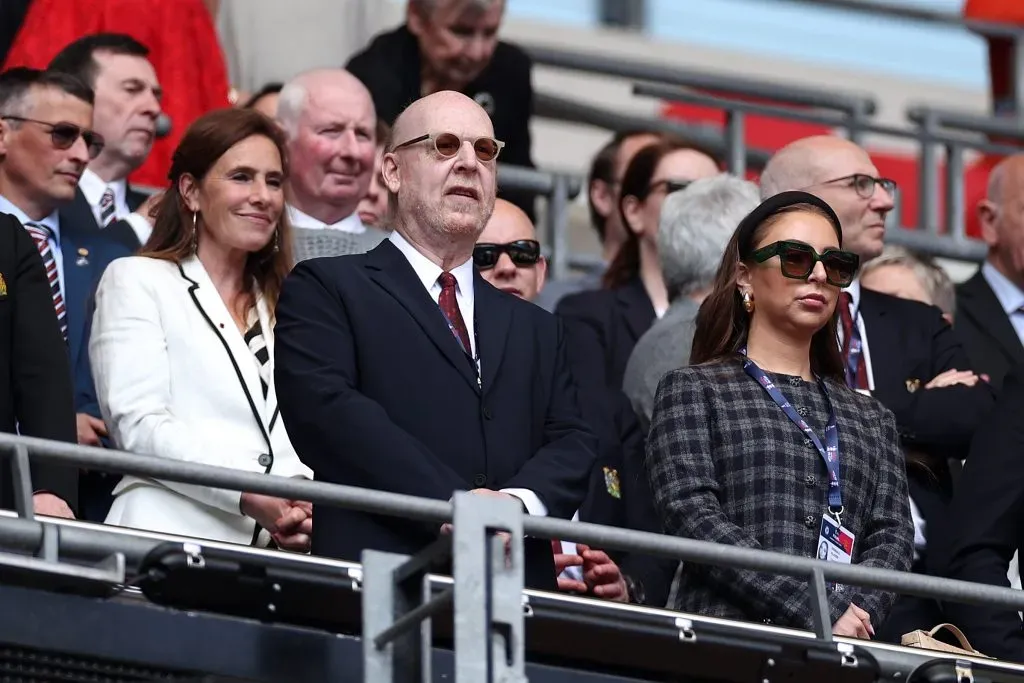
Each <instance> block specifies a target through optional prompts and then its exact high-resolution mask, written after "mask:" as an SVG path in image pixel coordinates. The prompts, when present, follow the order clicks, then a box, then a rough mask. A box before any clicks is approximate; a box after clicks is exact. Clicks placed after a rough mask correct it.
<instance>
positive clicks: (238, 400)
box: [89, 256, 313, 545]
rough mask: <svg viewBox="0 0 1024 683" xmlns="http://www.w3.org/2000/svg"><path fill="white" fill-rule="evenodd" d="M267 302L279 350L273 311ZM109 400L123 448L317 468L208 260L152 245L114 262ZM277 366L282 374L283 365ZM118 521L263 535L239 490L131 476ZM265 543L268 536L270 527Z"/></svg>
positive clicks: (106, 382) (268, 469) (208, 460)
mask: <svg viewBox="0 0 1024 683" xmlns="http://www.w3.org/2000/svg"><path fill="white" fill-rule="evenodd" d="M257 313H258V315H259V318H260V324H261V326H262V328H263V334H264V337H265V339H266V342H267V347H268V351H269V352H270V359H271V360H270V362H271V363H273V358H274V335H273V324H272V322H271V316H270V311H269V310H268V309H267V304H266V301H265V300H264V299H263V297H262V296H258V297H257ZM89 355H90V359H91V361H92V371H93V377H94V379H95V382H96V392H97V395H98V398H99V404H100V410H101V411H102V413H103V418H104V420H105V421H106V423H107V425H108V427H109V429H110V436H111V438H112V439H113V441H114V443H115V444H116V445H117V447H118V448H120V449H122V450H126V451H130V452H132V453H138V454H140V455H143V454H144V455H155V456H157V457H161V458H171V459H175V460H181V461H185V462H197V463H202V464H208V465H219V466H222V467H231V468H235V469H239V470H245V471H247V472H263V473H267V474H276V475H280V476H285V477H306V478H310V479H312V477H313V472H312V470H310V469H309V468H308V467H306V466H305V465H303V464H302V463H301V462H299V459H298V457H297V456H296V454H295V449H294V448H293V447H292V444H291V442H290V441H289V439H288V433H287V432H286V431H285V427H284V424H283V422H282V420H281V418H280V414H279V410H278V406H277V394H276V392H275V389H274V383H273V380H271V383H270V386H269V389H268V391H267V398H266V399H264V398H263V390H262V387H261V384H260V375H259V369H258V366H257V363H256V360H255V359H254V356H253V354H252V352H251V351H250V350H249V348H248V346H247V345H246V343H245V340H244V338H243V334H242V332H240V331H239V330H238V327H237V326H236V325H235V323H234V320H233V319H232V317H231V314H230V313H229V312H228V308H227V306H226V305H225V304H224V301H223V300H222V299H221V297H220V294H219V293H218V292H217V290H216V289H215V287H214V285H213V282H212V281H211V280H210V277H209V275H207V273H206V270H205V268H203V265H202V263H201V262H200V261H199V259H198V258H196V257H194V256H193V257H190V258H188V259H186V260H185V261H183V262H182V263H180V264H177V263H172V262H170V261H163V260H158V259H153V258H148V257H142V256H133V257H130V258H122V259H118V260H117V261H115V262H114V263H112V264H111V265H110V267H108V268H107V270H106V272H105V273H104V274H103V277H102V279H101V281H100V285H99V290H98V291H97V294H96V311H95V314H94V317H93V329H92V336H91V340H90V344H89ZM271 375H272V373H271ZM114 496H115V498H114V504H113V506H112V507H111V509H110V513H109V514H108V515H107V519H106V523H107V524H115V525H118V526H126V527H132V528H137V529H147V530H151V531H159V532H163V533H170V534H180V535H185V536H195V537H198V538H206V539H214V540H220V541H227V542H233V543H245V544H252V543H254V542H256V541H257V538H256V537H257V529H256V523H255V522H254V521H253V520H252V519H250V518H248V517H245V516H243V515H242V513H241V511H240V509H239V502H240V497H241V494H240V493H238V492H235V491H227V490H224V489H214V488H210V487H203V486H194V485H189V484H180V483H176V482H170V481H157V480H152V479H142V478H138V477H133V476H125V477H123V478H122V479H121V481H120V483H118V485H117V486H116V487H115V488H114ZM259 537H260V538H259V539H258V540H259V542H258V544H259V545H265V543H266V541H267V539H268V535H267V534H266V533H262V534H259Z"/></svg>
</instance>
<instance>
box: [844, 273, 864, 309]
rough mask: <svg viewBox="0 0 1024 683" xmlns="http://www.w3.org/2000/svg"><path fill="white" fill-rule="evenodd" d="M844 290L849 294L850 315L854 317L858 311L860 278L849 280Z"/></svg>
mask: <svg viewBox="0 0 1024 683" xmlns="http://www.w3.org/2000/svg"><path fill="white" fill-rule="evenodd" d="M844 291H845V292H847V293H848V294H849V295H850V316H851V317H853V318H854V319H856V318H857V313H858V312H860V278H857V279H856V280H854V281H853V282H851V283H850V286H849V287H847V288H846V289H845V290H844Z"/></svg>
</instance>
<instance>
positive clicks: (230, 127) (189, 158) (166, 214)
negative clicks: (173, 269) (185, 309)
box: [139, 109, 294, 311]
mask: <svg viewBox="0 0 1024 683" xmlns="http://www.w3.org/2000/svg"><path fill="white" fill-rule="evenodd" d="M254 135H256V136H262V137H265V138H267V139H269V140H270V141H271V142H273V143H274V146H275V147H277V151H278V153H279V154H280V155H281V164H282V171H283V172H284V175H285V178H287V176H288V158H287V156H286V155H285V140H284V134H283V133H282V132H281V129H280V128H279V127H278V126H277V124H276V123H274V122H273V121H271V120H270V119H268V118H267V117H266V116H264V115H263V114H261V113H259V112H258V111H256V110H255V109H219V110H217V111H213V112H210V113H209V114H205V115H204V116H202V117H200V118H199V119H197V120H196V121H195V122H194V123H193V124H192V125H191V126H189V128H188V130H187V131H185V136H184V137H183V138H182V139H181V142H180V143H178V148H177V149H176V150H174V156H173V157H172V159H171V171H170V174H169V175H168V179H169V180H170V181H171V185H170V187H169V188H167V191H166V192H164V194H163V197H161V198H160V200H159V201H158V202H157V205H156V208H155V209H154V215H155V216H156V219H155V222H154V225H153V234H152V235H150V237H149V240H148V241H147V242H146V245H145V246H144V247H143V248H142V249H141V250H140V251H139V254H140V255H142V256H149V257H150V258H158V259H163V260H165V261H173V262H174V263H181V262H182V261H184V260H185V259H187V258H188V257H190V256H192V253H193V250H192V246H193V243H194V242H193V233H194V232H195V230H196V228H194V227H193V222H192V212H191V211H189V210H188V205H187V204H186V203H185V199H184V197H182V196H181V191H180V189H179V187H178V186H179V181H180V180H181V177H182V176H183V175H185V174H186V173H187V174H188V175H190V176H192V177H193V178H195V179H196V182H200V183H201V182H202V181H203V179H204V178H205V177H206V174H207V173H208V172H209V171H210V169H211V168H213V165H214V164H215V163H217V160H218V159H220V158H221V156H223V155H224V153H225V152H227V151H228V150H229V149H231V148H232V147H234V146H235V145H237V144H238V143H240V142H242V141H243V140H246V139H248V138H250V137H253V136H254ZM275 244H276V245H277V251H274V245H275ZM293 264H294V261H293V258H292V227H291V223H290V222H289V220H288V212H287V211H283V212H282V213H281V217H280V218H279V219H278V221H277V233H276V236H275V237H274V238H272V239H271V240H270V241H269V242H268V243H267V244H266V246H264V247H263V248H262V249H260V250H259V251H256V252H253V253H251V254H249V258H248V259H247V260H246V263H245V277H246V280H247V281H249V282H253V283H255V284H256V286H257V287H258V288H259V290H260V291H261V292H262V293H263V296H264V298H265V299H266V301H267V307H268V309H269V310H270V311H273V310H274V308H275V307H276V306H277V298H278V296H279V295H280V294H281V285H282V284H283V283H284V278H285V276H286V275H288V272H289V271H290V270H291V269H292V265H293Z"/></svg>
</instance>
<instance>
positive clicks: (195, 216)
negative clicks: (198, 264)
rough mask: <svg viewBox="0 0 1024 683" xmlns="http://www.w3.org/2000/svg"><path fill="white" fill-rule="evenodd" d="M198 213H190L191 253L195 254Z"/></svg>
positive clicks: (197, 238) (197, 248)
mask: <svg viewBox="0 0 1024 683" xmlns="http://www.w3.org/2000/svg"><path fill="white" fill-rule="evenodd" d="M198 222H199V212H198V211H193V212H192V253H193V254H195V253H197V252H198V251H199V227H198V225H197V223H198Z"/></svg>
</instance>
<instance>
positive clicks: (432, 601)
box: [0, 434, 1024, 683]
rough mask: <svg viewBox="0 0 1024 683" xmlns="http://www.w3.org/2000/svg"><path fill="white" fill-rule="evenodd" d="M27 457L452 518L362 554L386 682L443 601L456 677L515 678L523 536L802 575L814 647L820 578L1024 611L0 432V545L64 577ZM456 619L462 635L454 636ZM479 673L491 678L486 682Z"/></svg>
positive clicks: (513, 512)
mask: <svg viewBox="0 0 1024 683" xmlns="http://www.w3.org/2000/svg"><path fill="white" fill-rule="evenodd" d="M30 454H31V459H32V460H34V461H41V462H47V463H51V464H54V465H60V466H65V467H76V468H88V469H90V470H101V471H113V472H119V473H122V474H130V475H134V476H138V477H143V478H151V479H163V480H169V481H176V482H183V483H190V484H194V485H200V486H210V487H216V488H226V489H231V490H235V491H251V492H254V493H262V494H265V495H271V496H279V497H284V498H287V499H289V500H307V501H311V502H313V503H315V504H318V505H331V506H339V507H344V508H350V509H356V510H361V511H364V512H368V513H375V514H381V515H389V516H396V517H402V518H406V519H413V520H420V521H430V522H434V523H438V524H440V523H442V522H447V521H452V520H454V521H455V524H454V537H453V540H452V544H451V545H450V546H448V544H446V543H444V542H443V541H441V542H439V543H437V544H435V545H433V546H431V547H429V548H427V549H426V550H425V551H424V552H423V553H422V554H421V555H420V556H417V557H414V558H403V557H396V556H393V555H388V554H381V553H375V552H370V551H366V552H365V554H364V563H365V564H364V570H365V575H366V579H367V580H369V581H370V584H371V585H372V588H371V587H370V585H368V586H367V587H366V590H365V591H364V596H363V600H364V633H363V637H364V640H365V642H366V643H367V645H365V646H364V648H365V649H364V654H365V655H366V662H367V666H372V667H376V668H375V669H374V670H375V671H378V672H382V675H383V674H385V673H386V674H388V676H394V678H393V680H399V679H398V677H397V675H398V673H399V672H400V671H405V672H406V673H410V671H409V669H408V668H407V667H408V666H410V665H409V661H410V660H411V661H414V662H418V665H423V662H424V661H425V660H424V657H423V656H422V655H423V650H422V648H423V647H424V646H425V645H426V643H427V638H426V635H425V633H424V632H421V631H419V630H418V628H419V627H420V624H421V622H422V621H423V620H424V619H427V618H429V616H430V615H431V614H433V613H434V612H435V611H436V610H437V609H438V608H439V607H440V606H441V603H447V602H448V601H451V602H452V603H453V605H454V609H455V619H454V622H455V624H456V659H457V661H459V662H461V664H459V665H458V666H459V668H457V670H458V671H459V672H460V674H459V676H458V678H457V680H459V681H470V680H471V681H473V682H474V683H476V682H477V681H488V680H496V679H492V678H491V677H490V676H491V675H494V674H495V673H498V670H497V669H496V668H495V667H496V666H498V667H499V668H501V670H502V671H503V672H504V673H505V674H507V675H510V676H513V678H512V679H510V680H516V679H515V678H514V677H515V676H521V675H522V668H521V665H522V661H523V655H522V653H523V621H522V619H523V614H522V609H521V605H520V604H519V603H518V600H519V595H520V594H521V592H522V582H523V564H522V552H523V549H522V540H523V538H524V536H527V535H529V536H533V537H538V538H553V539H571V540H574V541H576V542H584V543H588V544H590V545H592V546H593V547H599V548H605V549H617V550H625V551H630V552H636V553H643V554H647V555H654V556H659V557H666V558H672V559H676V560H681V561H684V562H694V563H701V564H714V565H721V566H728V567H735V568H743V569H752V570H757V571H764V572H771V573H776V574H782V575H787V576H793V577H799V578H803V579H806V580H807V581H808V583H809V591H808V599H809V601H810V604H811V611H812V614H813V618H814V632H815V635H816V639H817V641H818V642H821V643H824V644H831V643H832V640H833V639H832V633H831V619H830V615H829V610H828V605H827V602H826V596H827V592H826V587H825V581H826V580H831V581H835V582H839V583H842V584H849V585H857V586H863V587H868V588H874V589H879V590H886V591H893V592H898V593H905V594H909V595H917V596H921V597H928V598H933V599H938V600H949V601H955V602H960V603H967V604H977V605H997V606H1000V607H1002V608H1004V609H1009V608H1012V609H1024V593H1022V592H1020V591H1016V590H1012V589H1009V588H999V587H995V586H988V585H981V584H974V583H968V582H965V581H956V580H951V579H940V578H935V577H931V576H923V575H919V574H911V573H904V572H897V571H892V570H886V569H877V568H872V567H862V566H857V565H844V564H839V563H832V562H822V561H819V560H815V559H810V558H804V557H795V556H792V555H785V554H782V553H778V552H770V551H764V550H753V549H748V548H740V547H735V546H729V545H719V544H715V543H709V542H705V541H697V540H692V539H684V538H677V537H673V536H665V535H660V534H654V533H647V532H640V531H632V530H627V529H619V528H613V527H605V526H600V525H595V524H588V523H583V522H568V521H564V520H557V519H550V518H543V517H532V516H529V515H524V514H523V512H522V509H521V507H520V506H518V505H515V504H512V503H509V502H508V501H502V500H492V499H487V498H481V497H478V496H474V495H473V494H470V493H466V492H462V493H458V494H456V495H455V497H454V501H455V502H454V504H451V503H445V502H442V501H438V500H428V499H422V498H416V497H413V496H406V495H400V494H394V493H387V492H383V491H372V490H367V489H361V488H357V487H352V486H343V485H339V484H326V483H322V482H313V481H303V480H300V479H290V478H284V477H274V476H266V475H261V474H255V473H249V472H241V471H238V470H233V469H227V468H221V467H213V466H209V465H200V464H196V463H190V462H182V461H176V460H167V459H162V458H157V457H148V456H142V455H134V454H129V453H122V452H117V451H112V450H104V449H100V448H91V447H83V446H78V445H75V444H66V443H59V442H51V441H46V440H42V439H34V438H27V437H19V436H12V435H7V434H0V456H7V457H9V458H11V459H12V461H13V469H14V479H13V482H14V486H15V492H16V499H17V508H18V512H19V514H20V515H21V516H22V517H24V518H25V519H23V520H4V519H2V518H0V541H6V540H8V538H9V537H10V536H11V535H12V532H11V529H12V528H14V529H17V527H18V526H19V524H8V522H18V523H20V526H21V528H20V530H18V533H20V534H21V536H20V539H21V542H22V544H24V542H25V540H26V538H25V537H26V534H27V535H28V536H29V545H30V546H31V550H32V551H34V552H36V553H37V554H38V555H39V565H38V566H37V567H36V568H37V569H38V570H39V571H45V570H46V568H47V567H49V568H54V567H60V568H62V569H61V570H62V571H65V572H68V571H74V568H72V569H68V568H67V566H66V562H64V563H62V558H63V557H64V556H65V554H66V553H62V552H61V548H60V545H59V543H60V539H59V538H57V534H56V533H50V534H48V533H47V532H46V530H47V529H48V528H51V527H53V526H54V525H53V524H47V523H45V522H44V523H43V524H42V525H41V526H42V531H41V532H40V533H38V534H33V533H32V532H31V531H29V530H28V529H27V527H26V525H30V524H31V523H32V521H33V520H34V516H33V514H32V510H31V492H32V490H33V489H32V486H31V482H30V478H29V462H30ZM497 531H503V532H506V533H509V534H510V535H511V542H510V545H509V548H510V552H511V558H512V561H511V563H509V562H506V559H505V551H504V550H502V547H503V546H502V543H501V542H499V541H497V540H496V539H495V538H494V534H495V533H496V532H497ZM13 535H15V536H17V534H13ZM495 544H497V545H495ZM449 549H450V552H451V553H452V556H453V558H454V566H455V571H454V583H453V590H452V592H451V593H450V594H446V595H444V596H441V597H437V596H434V597H431V596H429V595H427V592H426V591H425V590H424V588H423V586H424V580H425V579H424V576H425V571H426V568H427V567H428V566H429V564H430V562H429V561H430V559H432V558H435V557H437V556H439V555H443V554H445V553H446V552H448V551H449ZM517 558H518V559H517ZM10 560H11V558H10V557H8V556H6V555H0V564H2V563H3V562H7V561H10ZM122 566H123V559H122ZM115 575H116V574H115ZM382 605H383V608H382ZM460 624H461V625H462V629H463V630H462V632H461V635H460V632H459V628H460ZM400 636H401V637H402V638H403V640H402V643H403V648H405V649H404V650H403V651H404V652H406V653H408V648H412V649H413V652H414V656H412V657H410V658H407V659H404V660H403V659H402V658H401V657H398V656H397V654H396V652H397V650H399V649H401V648H397V647H393V646H392V645H391V643H392V642H395V641H396V639H397V638H399V637H400ZM491 648H496V649H495V650H494V652H502V653H506V654H507V657H504V656H503V657H492V656H491V655H492V654H493V652H492V650H491ZM415 653H418V654H415ZM460 658H461V659H460ZM497 660H501V661H500V663H499V664H495V662H496V661H497ZM403 662H404V663H403ZM402 667H406V668H404V669H403V668H402ZM462 672H465V673H462ZM483 672H486V673H487V675H486V676H484V675H482V673H483ZM389 679H390V678H379V679H377V680H389ZM407 680H411V679H407Z"/></svg>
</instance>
